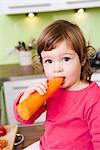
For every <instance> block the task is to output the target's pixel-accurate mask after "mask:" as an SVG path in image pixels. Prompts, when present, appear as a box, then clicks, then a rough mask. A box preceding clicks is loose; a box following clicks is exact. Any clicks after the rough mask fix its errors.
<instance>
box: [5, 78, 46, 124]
mask: <svg viewBox="0 0 100 150" xmlns="http://www.w3.org/2000/svg"><path fill="white" fill-rule="evenodd" d="M43 80H45V79H44V78H38V79H30V80H29V79H28V80H19V81H6V82H4V83H3V86H4V94H5V101H6V111H7V119H8V124H15V123H17V124H18V122H17V121H16V120H15V117H14V114H13V104H14V101H15V99H16V98H17V97H18V95H19V94H20V93H21V92H23V91H24V90H25V89H26V88H27V87H28V86H29V85H32V84H35V83H38V82H40V81H43ZM45 115H46V113H43V114H42V115H41V116H40V117H39V118H38V119H37V120H36V122H35V123H41V122H44V120H45Z"/></svg>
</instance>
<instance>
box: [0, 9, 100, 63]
mask: <svg viewBox="0 0 100 150" xmlns="http://www.w3.org/2000/svg"><path fill="white" fill-rule="evenodd" d="M56 19H66V20H68V21H72V22H74V23H77V24H79V26H80V27H81V29H82V30H83V32H84V35H85V37H86V39H87V40H89V41H90V42H91V44H92V45H93V46H94V47H95V48H98V47H100V45H99V43H100V39H99V37H100V29H99V28H100V8H92V9H86V12H85V13H84V14H81V15H80V16H78V14H77V13H75V11H74V10H66V11H59V12H50V13H47V12H46V13H38V14H37V16H36V17H35V18H28V17H27V16H25V15H0V64H11V63H18V54H16V53H15V52H13V53H12V54H10V55H9V54H8V50H7V49H8V48H14V46H15V45H16V44H17V43H18V41H25V42H29V40H31V39H32V38H37V37H38V35H39V34H40V32H41V31H42V29H43V28H44V27H45V26H47V25H48V24H49V23H51V22H52V21H54V20H56Z"/></svg>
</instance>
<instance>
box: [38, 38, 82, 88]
mask: <svg viewBox="0 0 100 150" xmlns="http://www.w3.org/2000/svg"><path fill="white" fill-rule="evenodd" d="M41 57H42V63H43V67H44V73H45V75H46V77H47V79H48V80H51V79H52V78H54V77H60V76H63V77H65V79H64V83H63V85H62V88H67V89H73V88H75V87H76V86H77V85H78V84H79V83H80V73H81V63H80V60H79V57H78V55H77V53H76V52H75V51H74V50H72V48H71V47H70V46H69V45H68V44H67V43H66V41H62V42H60V43H58V44H57V46H56V48H55V49H52V50H51V51H42V52H41Z"/></svg>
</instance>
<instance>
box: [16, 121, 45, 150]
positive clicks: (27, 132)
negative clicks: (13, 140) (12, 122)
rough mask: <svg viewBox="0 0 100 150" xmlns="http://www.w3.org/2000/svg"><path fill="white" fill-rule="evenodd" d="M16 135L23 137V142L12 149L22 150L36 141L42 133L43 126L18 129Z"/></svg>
mask: <svg viewBox="0 0 100 150" xmlns="http://www.w3.org/2000/svg"><path fill="white" fill-rule="evenodd" d="M18 133H20V134H22V135H23V136H24V138H25V139H24V142H23V143H22V144H20V145H18V146H15V147H14V150H22V149H23V148H25V147H27V146H29V145H31V144H33V143H34V142H36V141H38V140H39V139H40V137H41V136H42V135H43V133H44V125H43V124H41V125H31V126H22V127H18Z"/></svg>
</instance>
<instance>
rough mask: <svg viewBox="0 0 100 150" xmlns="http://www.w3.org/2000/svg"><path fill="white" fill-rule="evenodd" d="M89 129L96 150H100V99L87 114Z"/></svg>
mask: <svg viewBox="0 0 100 150" xmlns="http://www.w3.org/2000/svg"><path fill="white" fill-rule="evenodd" d="M87 122H88V128H89V130H90V135H91V138H92V143H93V148H94V150H100V99H99V101H97V102H96V103H94V104H93V105H92V106H91V107H90V109H89V110H88V112H87Z"/></svg>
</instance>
